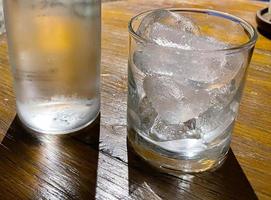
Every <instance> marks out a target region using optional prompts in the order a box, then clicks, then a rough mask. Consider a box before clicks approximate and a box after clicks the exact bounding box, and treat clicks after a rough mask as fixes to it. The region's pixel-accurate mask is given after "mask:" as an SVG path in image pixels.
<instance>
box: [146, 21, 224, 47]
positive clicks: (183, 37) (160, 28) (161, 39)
mask: <svg viewBox="0 0 271 200" xmlns="http://www.w3.org/2000/svg"><path fill="white" fill-rule="evenodd" d="M149 32H150V33H149V39H150V40H151V41H153V42H155V43H156V44H158V45H160V46H166V47H173V48H178V49H186V50H189V49H190V50H192V49H194V50H203V49H204V50H211V49H222V48H226V46H225V45H224V44H223V43H222V42H219V41H217V40H215V39H214V38H209V37H204V36H199V35H195V34H193V33H191V32H187V31H184V30H179V29H178V27H173V26H169V25H165V24H161V23H159V22H156V23H154V24H153V25H152V28H151V29H150V31H149Z"/></svg>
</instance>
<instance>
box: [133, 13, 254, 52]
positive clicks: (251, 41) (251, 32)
mask: <svg viewBox="0 0 271 200" xmlns="http://www.w3.org/2000/svg"><path fill="white" fill-rule="evenodd" d="M161 9H165V10H169V11H172V12H177V11H181V12H194V13H205V14H211V15H213V16H218V17H224V18H226V19H227V20H231V21H234V22H237V23H238V24H240V25H241V26H242V27H243V28H244V29H245V30H246V31H247V33H248V34H249V36H250V37H249V41H247V42H245V43H242V44H240V45H237V46H234V47H229V48H224V49H211V50H210V49H180V50H181V51H187V52H189V51H194V52H195V51H196V52H213V51H216V52H217V51H219V52H223V51H240V50H242V49H247V48H251V47H253V46H254V45H255V43H256V41H257V38H258V34H257V31H256V29H255V28H254V26H253V25H252V24H251V23H249V22H248V21H246V20H244V19H242V18H240V17H237V16H234V15H232V14H229V13H226V12H221V11H217V10H211V9H202V8H159V9H151V10H147V11H144V12H141V13H139V14H137V15H135V16H134V17H132V18H131V19H130V21H129V23H128V30H129V33H130V35H131V36H132V37H133V38H134V39H136V40H138V41H140V42H142V43H147V42H148V40H146V39H145V38H143V37H142V36H140V35H139V34H138V33H137V32H136V31H135V30H134V28H133V22H134V21H135V20H137V19H138V18H139V17H141V16H143V15H145V14H147V13H151V12H154V11H157V10H161ZM157 45H158V44H157ZM158 46H159V45H158Z"/></svg>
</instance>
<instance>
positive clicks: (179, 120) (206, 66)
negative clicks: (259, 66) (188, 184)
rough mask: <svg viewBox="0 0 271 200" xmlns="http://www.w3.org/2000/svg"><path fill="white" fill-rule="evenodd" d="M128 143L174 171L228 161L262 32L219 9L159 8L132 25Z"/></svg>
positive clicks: (211, 165) (141, 15) (207, 166)
mask: <svg viewBox="0 0 271 200" xmlns="http://www.w3.org/2000/svg"><path fill="white" fill-rule="evenodd" d="M129 32H130V48H129V66H128V91H129V92H128V111H127V112H128V113H127V115H128V140H129V143H130V144H131V145H132V147H133V149H134V150H135V152H136V153H137V154H139V155H140V156H141V157H142V158H143V159H145V160H146V161H148V162H149V163H150V164H152V165H154V166H156V167H158V168H160V169H161V170H163V171H165V172H168V173H178V172H181V171H183V172H201V171H205V170H208V169H215V168H217V167H218V166H220V165H221V164H222V163H223V161H224V160H225V158H226V155H227V152H228V150H229V147H230V141H231V134H232V130H233V126H234V122H235V119H236V115H237V112H238V108H239V104H240V99H241V95H242V91H243V88H244V82H245V78H246V71H247V67H248V65H249V62H250V59H251V55H252V52H253V48H254V45H255V42H256V39H257V33H256V31H255V29H254V28H253V26H252V25H250V24H249V23H248V22H246V21H245V20H243V19H240V18H238V17H235V16H232V15H230V14H227V13H222V12H218V11H214V10H204V9H185V8H181V9H168V10H152V11H148V12H144V13H141V14H139V15H137V16H135V17H133V18H132V19H131V21H130V23H129Z"/></svg>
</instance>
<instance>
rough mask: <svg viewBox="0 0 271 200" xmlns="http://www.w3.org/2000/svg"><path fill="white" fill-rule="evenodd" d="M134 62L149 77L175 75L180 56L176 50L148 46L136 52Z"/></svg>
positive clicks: (152, 45)
mask: <svg viewBox="0 0 271 200" xmlns="http://www.w3.org/2000/svg"><path fill="white" fill-rule="evenodd" d="M133 62H134V64H135V65H136V67H137V68H138V69H140V70H141V71H142V72H144V73H146V74H149V75H152V74H160V75H173V73H175V72H176V70H177V66H178V54H176V51H175V50H174V49H170V48H163V47H160V46H157V45H154V44H146V45H144V46H142V47H141V48H139V49H138V50H137V51H135V52H134V55H133Z"/></svg>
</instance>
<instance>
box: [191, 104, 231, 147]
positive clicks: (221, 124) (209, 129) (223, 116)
mask: <svg viewBox="0 0 271 200" xmlns="http://www.w3.org/2000/svg"><path fill="white" fill-rule="evenodd" d="M234 119H235V114H234V112H232V110H231V109H230V105H229V106H227V107H224V108H223V109H222V110H221V109H217V108H216V107H211V108H209V109H208V110H207V111H206V112H204V113H203V114H201V115H200V116H199V117H198V119H197V120H196V129H198V130H200V131H201V133H202V138H203V140H204V141H205V142H207V143H208V142H211V141H213V140H215V139H216V138H217V137H219V136H221V135H223V134H224V133H225V131H226V130H227V128H229V127H230V125H231V124H232V123H233V121H234Z"/></svg>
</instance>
